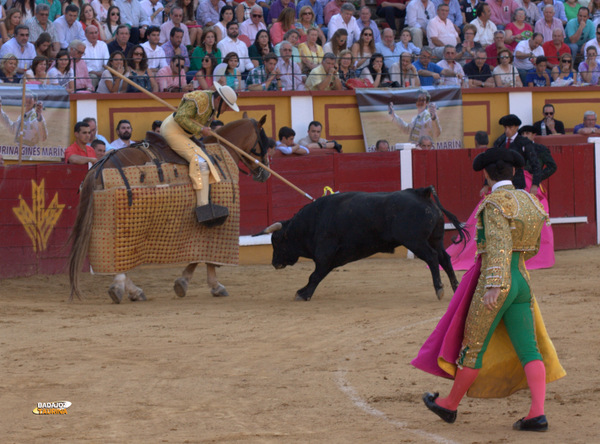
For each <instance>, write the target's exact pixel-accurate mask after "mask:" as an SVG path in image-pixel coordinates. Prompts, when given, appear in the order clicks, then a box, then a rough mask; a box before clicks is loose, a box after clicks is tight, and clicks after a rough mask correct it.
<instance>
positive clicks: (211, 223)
mask: <svg viewBox="0 0 600 444" xmlns="http://www.w3.org/2000/svg"><path fill="white" fill-rule="evenodd" d="M200 175H201V177H202V189H201V190H196V197H197V200H198V206H197V207H196V218H197V219H198V222H200V223H201V224H202V225H204V226H205V227H209V228H211V227H217V226H219V225H223V224H224V223H225V220H227V217H228V216H229V209H227V207H224V206H221V205H216V204H213V203H212V202H210V200H209V195H210V185H209V182H208V178H209V175H210V173H209V171H208V168H207V170H206V171H202V169H201V171H200Z"/></svg>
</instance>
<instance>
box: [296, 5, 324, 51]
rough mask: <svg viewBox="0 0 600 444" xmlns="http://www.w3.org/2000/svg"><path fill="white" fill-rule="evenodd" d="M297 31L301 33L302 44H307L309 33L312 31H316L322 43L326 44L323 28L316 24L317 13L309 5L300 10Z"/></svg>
mask: <svg viewBox="0 0 600 444" xmlns="http://www.w3.org/2000/svg"><path fill="white" fill-rule="evenodd" d="M296 29H297V30H298V32H300V43H304V42H306V39H307V37H308V31H309V30H310V29H316V30H317V33H318V38H319V40H321V42H326V41H327V39H326V38H325V34H323V31H321V28H319V26H318V25H317V23H316V17H315V12H314V11H313V8H311V7H310V6H308V5H305V6H302V7H301V8H300V13H299V14H298V21H297V22H296Z"/></svg>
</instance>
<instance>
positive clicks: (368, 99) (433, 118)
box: [356, 87, 463, 151]
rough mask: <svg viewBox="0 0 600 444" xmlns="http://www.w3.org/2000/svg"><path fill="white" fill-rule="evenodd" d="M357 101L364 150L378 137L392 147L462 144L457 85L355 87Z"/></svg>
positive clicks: (460, 110)
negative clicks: (388, 87) (399, 87)
mask: <svg viewBox="0 0 600 444" xmlns="http://www.w3.org/2000/svg"><path fill="white" fill-rule="evenodd" d="M356 101H357V103H358V108H359V112H360V119H361V123H362V129H363V135H364V138H365V146H366V147H368V148H367V151H372V150H373V147H374V146H375V144H376V142H377V141H378V140H387V142H388V143H389V145H390V147H391V148H392V149H393V148H394V147H396V149H401V148H402V147H403V144H406V143H411V144H415V145H418V144H420V143H421V142H423V146H425V147H427V149H429V147H431V148H430V149H438V150H439V149H455V148H462V147H463V122H462V115H463V113H462V93H461V90H460V88H445V87H437V88H432V87H424V88H417V89H415V88H411V89H380V90H379V89H357V90H356ZM422 138H425V139H428V140H423V141H421V139H422Z"/></svg>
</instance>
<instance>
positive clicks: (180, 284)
mask: <svg viewBox="0 0 600 444" xmlns="http://www.w3.org/2000/svg"><path fill="white" fill-rule="evenodd" d="M187 289H188V283H187V280H185V279H184V278H182V277H180V278H177V279H175V283H174V284H173V290H175V294H176V295H177V296H179V297H180V298H182V297H184V296H185V295H186V293H187Z"/></svg>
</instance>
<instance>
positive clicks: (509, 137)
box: [482, 114, 541, 196]
mask: <svg viewBox="0 0 600 444" xmlns="http://www.w3.org/2000/svg"><path fill="white" fill-rule="evenodd" d="M500 125H502V126H503V127H504V134H502V135H501V136H500V137H498V138H497V139H496V141H495V142H494V145H493V146H494V148H505V149H510V150H513V151H516V152H518V153H519V154H520V155H521V156H522V157H523V158H524V159H525V162H527V164H528V165H529V167H530V168H531V176H532V178H531V181H532V185H531V189H530V190H529V192H530V193H531V194H532V195H533V196H535V195H536V194H537V190H538V187H539V185H540V180H541V170H540V164H539V162H538V160H537V154H536V152H535V148H534V147H533V143H532V142H531V140H529V139H528V138H526V137H523V136H520V135H519V127H520V126H521V119H519V118H518V117H517V116H515V115H514V114H508V115H506V116H504V117H502V118H501V119H500ZM513 184H514V185H515V188H518V189H525V186H526V184H525V174H524V173H523V169H522V168H518V169H517V171H516V172H515V177H514V178H513ZM485 188H486V187H485V186H484V189H483V190H482V192H484V191H485V192H486V191H487V190H485Z"/></svg>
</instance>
